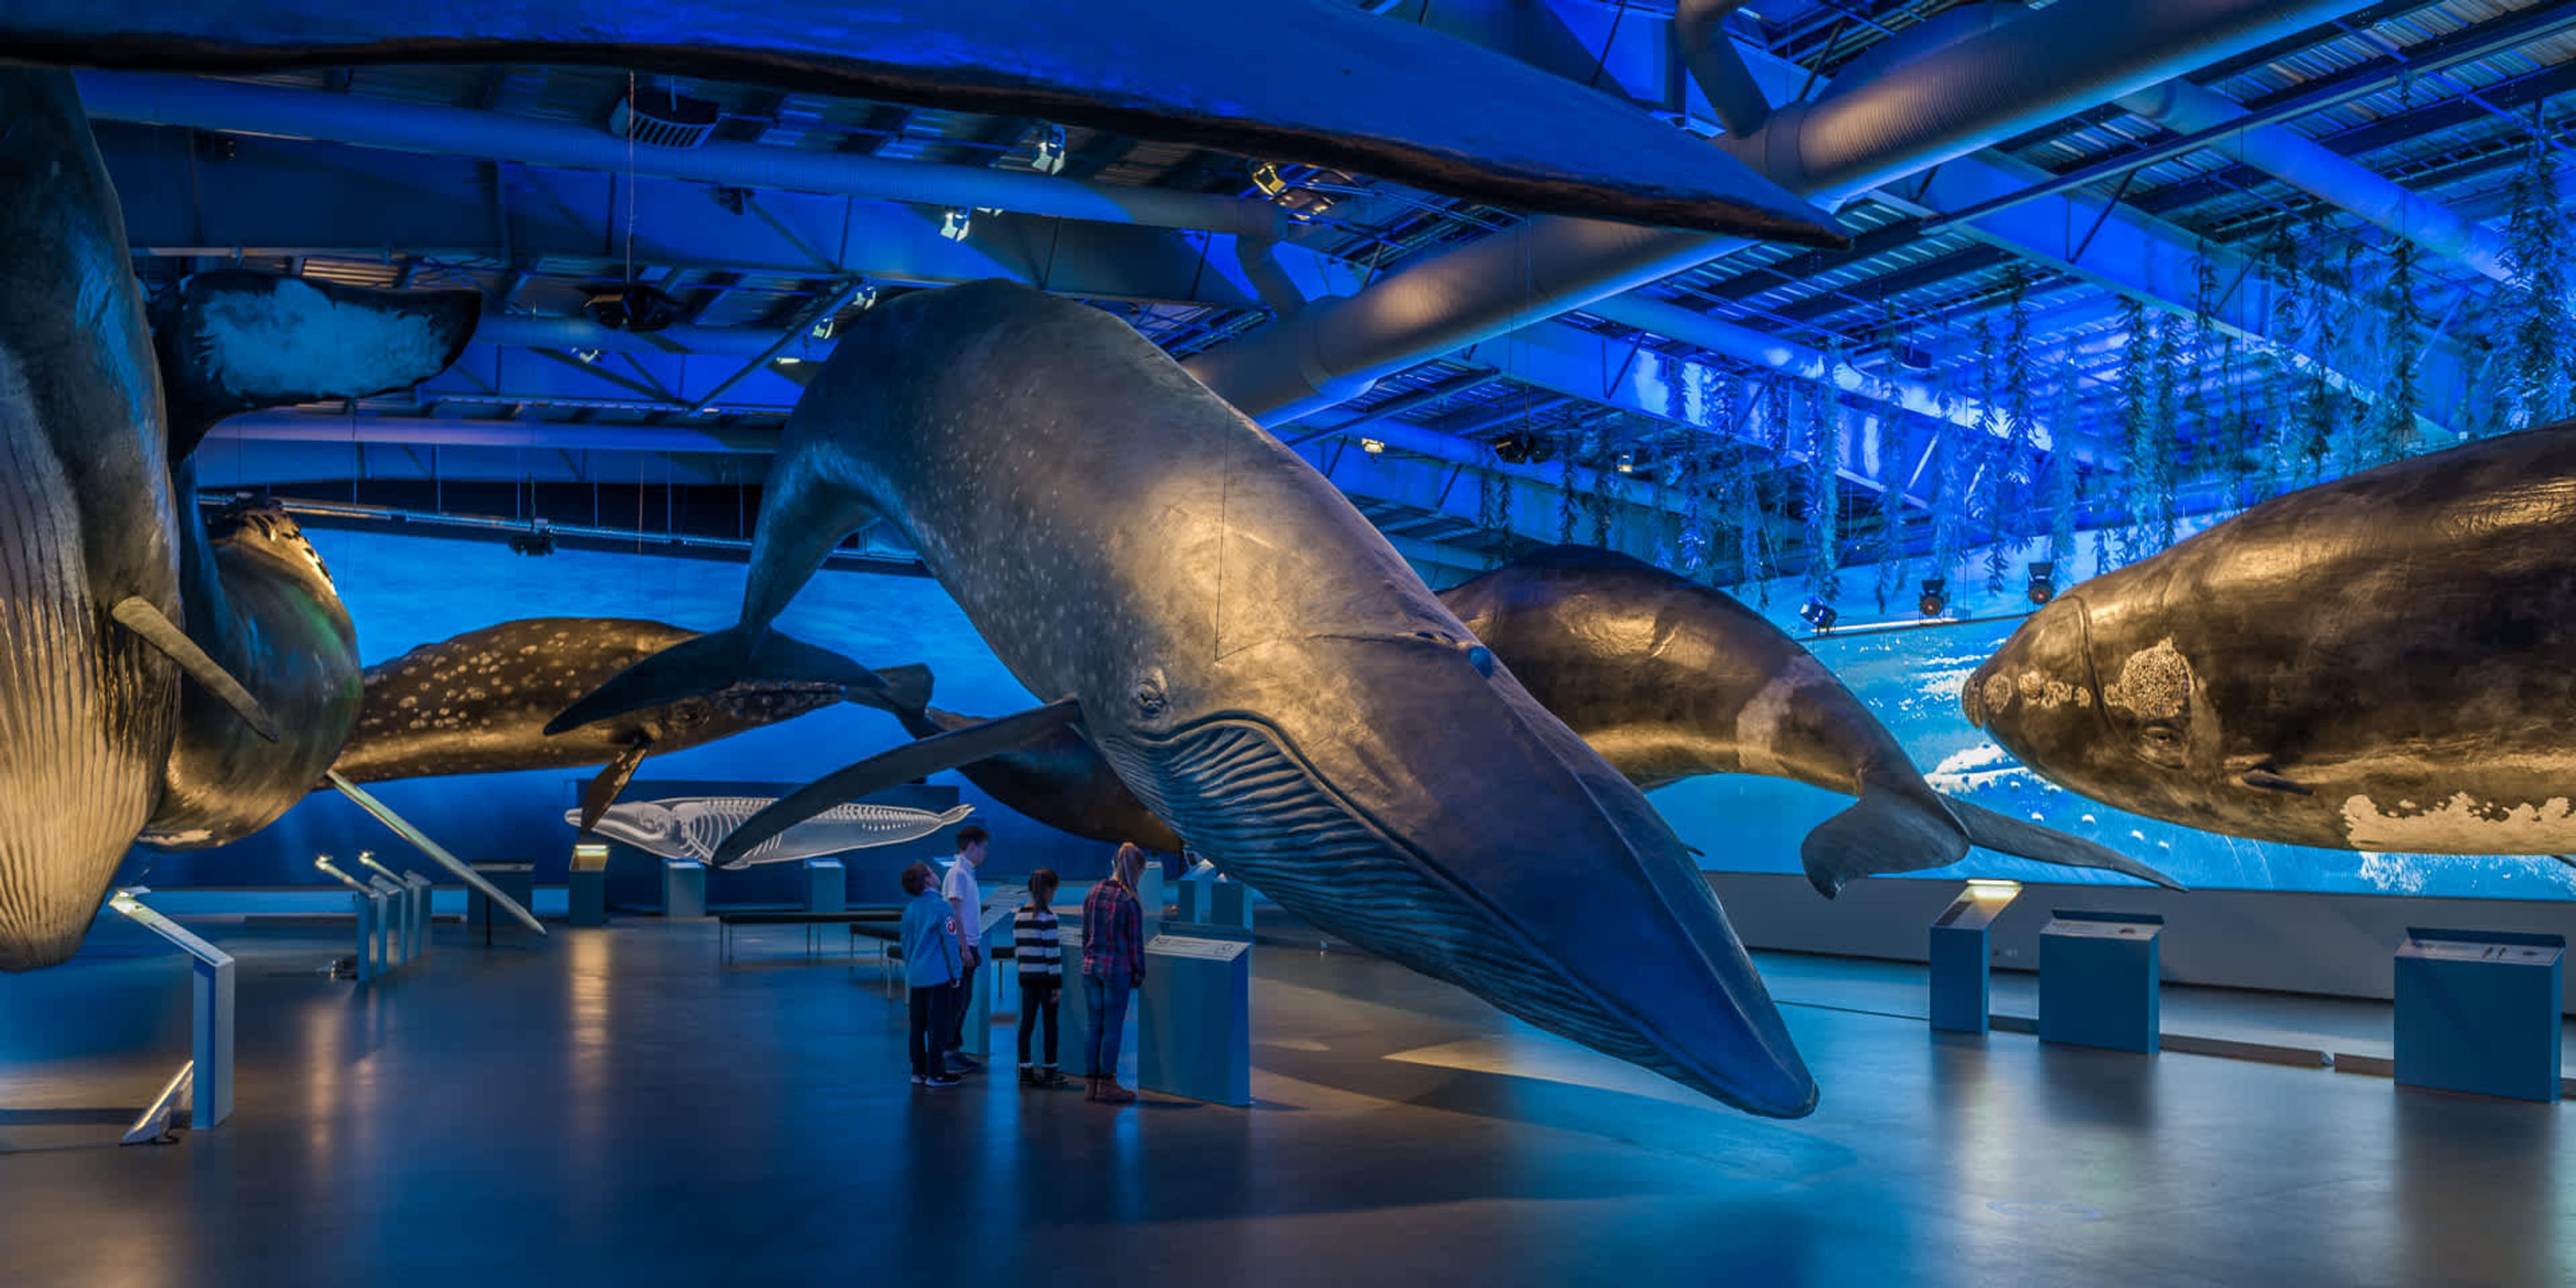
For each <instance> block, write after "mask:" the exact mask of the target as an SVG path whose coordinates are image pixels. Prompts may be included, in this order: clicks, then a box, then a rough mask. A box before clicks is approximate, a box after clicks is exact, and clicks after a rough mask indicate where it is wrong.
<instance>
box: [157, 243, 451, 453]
mask: <svg viewBox="0 0 2576 1288" xmlns="http://www.w3.org/2000/svg"><path fill="white" fill-rule="evenodd" d="M482 309H483V297H482V295H481V294H480V293H478V292H475V291H415V290H383V289H377V288H372V287H363V286H343V285H341V284H339V283H337V282H317V281H311V280H308V279H305V278H301V277H282V276H279V275H277V274H274V273H259V272H252V271H248V270H244V269H221V270H217V271H215V272H208V273H199V274H196V275H195V276H193V277H190V278H188V279H187V280H186V281H184V282H182V283H180V284H179V289H178V290H177V291H175V292H173V293H171V295H170V296H168V297H167V298H165V299H164V300H162V301H160V302H159V303H158V304H157V305H156V307H155V310H154V317H153V326H152V332H153V335H152V340H153V347H154V348H155V349H157V350H159V351H160V356H161V380H162V385H163V389H164V391H165V395H166V397H167V398H168V400H169V431H170V459H171V460H173V461H178V460H182V459H184V458H186V456H187V455H188V453H189V452H191V451H193V450H195V449H196V446H197V444H198V442H199V441H200V440H202V439H203V438H204V437H205V434H206V431H207V430H208V429H209V428H211V427H212V426H213V425H214V424H215V422H217V421H219V420H222V419H223V418H224V417H226V416H230V415H233V414H235V413H237V412H245V411H254V410H257V409H259V408H262V407H285V406H292V405H294V404H296V403H307V402H318V401H321V400H323V399H326V398H366V397H370V396H373V395H375V394H380V393H386V392H389V391H392V390H395V389H403V388H408V387H409V386H412V385H416V384H418V383H420V382H421V381H423V380H427V379H428V378H430V377H431V376H434V375H437V374H438V373H439V372H441V371H445V370H446V369H447V368H448V366H449V365H450V364H452V363H454V362H455V361H456V359H457V356H458V355H460V354H462V353H464V352H465V345H466V342H467V341H468V340H471V339H472V338H473V336H474V325H475V323H476V322H478V321H480V320H481V317H482Z"/></svg>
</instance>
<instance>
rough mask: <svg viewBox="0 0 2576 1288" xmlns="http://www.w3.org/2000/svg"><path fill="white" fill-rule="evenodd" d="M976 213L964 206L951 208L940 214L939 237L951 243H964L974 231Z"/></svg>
mask: <svg viewBox="0 0 2576 1288" xmlns="http://www.w3.org/2000/svg"><path fill="white" fill-rule="evenodd" d="M974 228H975V212H974V211H972V210H969V209H967V208H966V207H964V206H950V207H949V208H947V209H946V210H943V211H940V212H939V235H940V236H942V237H945V238H947V239H948V240H950V241H964V240H966V234H968V233H970V232H972V231H974Z"/></svg>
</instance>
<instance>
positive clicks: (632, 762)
mask: <svg viewBox="0 0 2576 1288" xmlns="http://www.w3.org/2000/svg"><path fill="white" fill-rule="evenodd" d="M697 636H698V632H696V631H692V630H686V629H683V628H681V627H677V626H672V625H668V624H666V623H663V622H654V621H643V620H639V619H635V618H625V617H529V618H522V619H520V620H517V621H510V622H502V623H500V624H498V625H494V626H486V627H483V628H481V629H478V630H472V631H467V632H465V633H464V634H462V635H458V636H454V637H452V638H449V639H444V640H440V641H438V642H437V643H434V644H423V645H421V646H420V647H419V648H416V649H413V650H412V651H410V652H408V653H405V654H403V655H402V656H401V657H398V658H394V659H393V660H391V661H388V662H380V663H378V664H376V665H374V666H371V667H368V668H367V671H366V679H365V684H366V701H365V705H364V707H363V708H362V709H361V710H360V711H359V713H358V721H357V729H356V731H355V733H354V734H353V735H352V736H351V737H350V739H349V741H348V745H347V746H345V747H343V748H342V749H341V751H340V756H339V759H338V760H337V761H336V762H335V763H333V765H332V766H331V767H332V768H333V769H334V770H336V771H338V772H339V773H340V774H341V775H342V776H343V777H345V778H348V779H349V780H350V781H352V782H360V783H371V782H379V781H382V780H385V779H392V778H424V777H431V776H435V775H439V774H487V773H499V772H502V771H505V770H516V769H568V768H575V767H581V766H589V765H603V766H605V768H603V769H602V770H601V771H600V773H599V775H598V776H597V777H596V778H594V779H592V780H591V782H590V784H589V786H588V787H586V788H585V789H584V790H583V792H582V809H581V811H580V812H579V815H578V817H584V818H588V819H591V820H596V819H597V818H599V816H600V815H601V814H602V813H603V812H605V811H606V810H607V809H608V807H609V805H610V803H611V802H613V801H614V800H616V798H617V793H618V792H619V791H621V790H623V789H624V787H625V786H626V783H627V781H628V780H629V779H632V778H633V777H634V776H635V771H636V768H637V767H638V766H640V765H642V764H643V762H644V758H645V757H646V756H658V755H667V754H669V753H671V752H675V751H686V750H688V749H689V748H691V747H700V746H704V745H706V744H707V743H710V742H715V741H718V740H720V739H724V738H730V737H732V736H733V735H735V734H738V733H742V732H745V731H747V730H751V729H757V728H761V727H763V726H766V725H772V724H776V723H778V722H780V721H783V720H793V719H795V718H796V717H798V716H801V715H804V714H806V713H807V712H811V711H819V710H821V709H823V708H825V707H828V706H831V705H833V704H834V703H837V702H841V701H843V700H844V699H846V698H848V697H849V696H850V695H851V694H852V692H853V691H858V692H866V693H874V692H875V690H874V689H872V688H871V686H869V685H868V684H866V683H865V682H864V681H865V677H867V676H868V675H869V672H868V671H867V670H866V668H863V667H861V666H859V665H858V664H857V663H854V662H850V661H847V660H845V659H843V658H840V657H838V656H836V655H834V654H831V653H829V652H826V651H825V650H822V649H814V648H808V647H806V646H803V645H798V644H796V643H795V642H794V641H782V642H783V643H785V644H787V645H789V646H791V647H789V648H788V649H786V650H785V653H786V654H787V655H792V657H793V658H794V659H795V661H794V662H793V663H792V664H791V665H784V666H781V667H778V668H774V673H773V674H772V675H769V676H765V677H764V676H747V677H744V678H742V679H741V680H739V681H737V682H736V683H734V684H732V685H729V686H727V687H726V688H724V689H722V690H719V691H717V692H714V693H709V694H705V695H697V694H692V695H689V696H687V697H683V698H681V699H679V700H677V701H674V702H668V703H663V704H661V705H659V706H655V707H648V708H645V709H642V710H638V711H631V712H627V713H626V714H624V715H622V716H620V717H618V718H617V719H615V720H611V721H603V722H601V723H599V724H594V725H589V726H586V727H584V728H581V729H574V730H568V731H566V732H563V733H560V734H555V735H552V736H549V735H548V734H547V733H546V732H545V724H546V721H547V720H549V719H551V718H553V716H554V714H555V713H556V712H558V711H561V710H563V709H564V708H565V707H566V706H568V705H570V704H571V703H572V702H574V701H575V700H577V699H579V698H580V697H582V696H583V695H584V694H587V693H589V692H590V691H591V690H593V689H596V688H598V687H599V686H600V685H602V684H605V683H607V682H608V680H609V679H610V678H611V677H613V676H615V675H616V674H617V673H618V672H620V671H623V670H625V669H626V668H627V667H630V666H633V665H634V664H635V663H637V662H639V661H642V660H643V659H645V658H647V657H650V656H652V655H653V654H655V653H657V652H660V651H661V650H663V649H666V648H669V647H671V646H672V645H674V644H680V643H684V642H686V641H688V640H693V639H696V638H697ZM875 674H876V675H878V676H880V677H882V679H883V682H884V683H889V684H900V685H904V686H906V687H907V688H910V687H914V686H917V687H918V688H919V690H920V692H921V693H922V695H923V696H924V697H925V698H926V696H927V694H928V692H929V673H928V672H927V671H925V670H923V669H922V668H919V667H888V668H886V669H885V670H883V671H880V672H876V673H875ZM871 705H879V706H883V705H908V700H907V699H906V698H905V697H904V695H903V694H900V693H898V694H896V695H894V696H893V697H891V698H887V697H883V696H878V697H875V698H874V699H873V700H872V702H871ZM581 830H583V831H584V832H587V831H589V830H590V826H589V824H587V823H584V824H583V825H582V829H581Z"/></svg>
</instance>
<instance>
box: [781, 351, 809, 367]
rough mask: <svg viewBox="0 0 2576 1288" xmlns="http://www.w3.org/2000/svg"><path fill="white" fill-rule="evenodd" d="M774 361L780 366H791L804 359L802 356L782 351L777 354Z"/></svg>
mask: <svg viewBox="0 0 2576 1288" xmlns="http://www.w3.org/2000/svg"><path fill="white" fill-rule="evenodd" d="M775 361H776V362H777V363H778V365H779V366H782V367H792V366H795V365H796V364H798V363H800V362H803V361H804V359H803V358H800V357H797V356H796V355H795V354H792V353H782V354H780V355H778V357H777V358H776V359H775Z"/></svg>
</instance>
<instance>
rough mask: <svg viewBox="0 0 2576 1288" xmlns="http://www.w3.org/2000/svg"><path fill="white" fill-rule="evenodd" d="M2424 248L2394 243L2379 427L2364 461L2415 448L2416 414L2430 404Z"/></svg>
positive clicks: (2383, 290) (2384, 301)
mask: <svg viewBox="0 0 2576 1288" xmlns="http://www.w3.org/2000/svg"><path fill="white" fill-rule="evenodd" d="M2419 253H2420V252H2419V249H2418V247H2417V246H2416V245H2415V243H2414V242H2412V241H2409V240H2407V239H2406V238H2403V237H2399V238H2394V239H2392V240H2391V241H2390V243H2389V245H2388V273H2387V276H2386V279H2385V280H2384V281H2382V283H2381V284H2380V290H2379V316H2380V321H2381V326H2382V328H2383V331H2382V334H2381V336H2380V340H2379V343H2378V344H2377V345H2375V346H2373V348H2374V350H2375V351H2376V353H2377V354H2378V356H2379V360H2380V362H2381V364H2382V371H2381V377H2380V382H2379V402H2378V405H2377V406H2375V407H2373V408H2372V409H2371V410H2372V411H2373V413H2375V414H2374V415H2373V416H2372V417H2371V425H2372V430H2373V432H2372V433H2371V434H2370V435H2369V438H2368V441H2367V442H2366V443H2365V444H2364V446H2363V450H2364V457H2363V459H2362V461H2361V467H2362V468H2364V469H2368V468H2370V467H2371V466H2375V465H2385V464H2387V463H2389V462H2390V461H2394V460H2396V459H2398V458H2399V457H2402V456H2408V455H2411V454H2413V452H2414V450H2415V414H2416V412H2417V411H2418V410H2419V409H2420V408H2422V406H2423V404H2424V396H2423V390H2422V388H2421V387H2420V386H2419V384H2418V383H2417V368H2418V366H2419V364H2420V363H2421V361H2422V358H2423V353H2424V348H2423V345H2424V305H2423V303H2422V302H2421V301H2420V300H2418V299H2416V298H2415V259H2416V256H2417V255H2418V254H2419Z"/></svg>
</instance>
